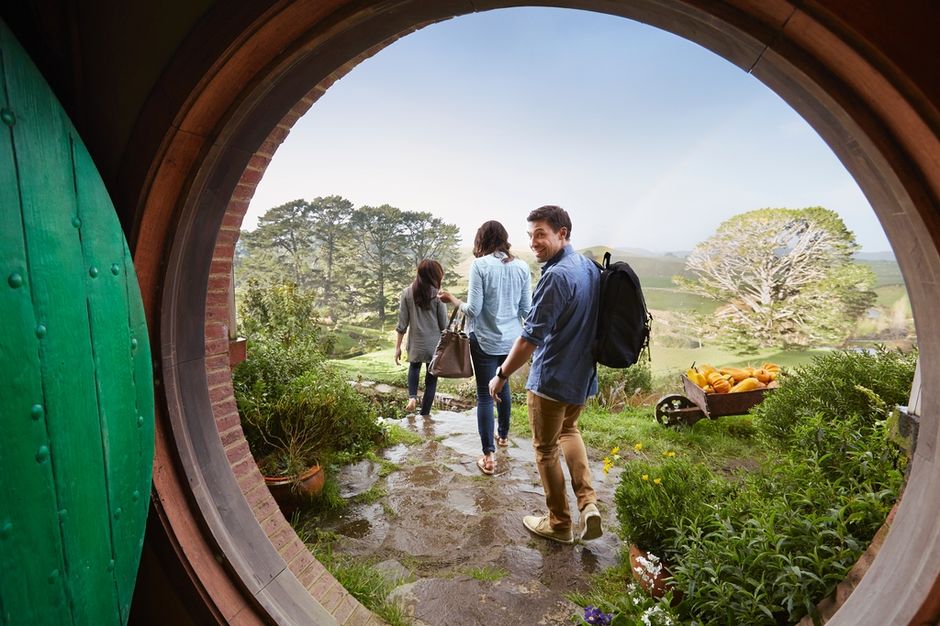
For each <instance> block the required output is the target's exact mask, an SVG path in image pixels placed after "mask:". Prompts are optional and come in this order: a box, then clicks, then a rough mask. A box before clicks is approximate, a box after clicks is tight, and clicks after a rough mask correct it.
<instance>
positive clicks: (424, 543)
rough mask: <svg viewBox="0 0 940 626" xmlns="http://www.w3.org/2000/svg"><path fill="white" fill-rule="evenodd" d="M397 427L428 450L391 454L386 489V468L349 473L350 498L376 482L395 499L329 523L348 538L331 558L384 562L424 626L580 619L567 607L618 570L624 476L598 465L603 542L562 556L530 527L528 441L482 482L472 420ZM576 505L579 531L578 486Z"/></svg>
mask: <svg viewBox="0 0 940 626" xmlns="http://www.w3.org/2000/svg"><path fill="white" fill-rule="evenodd" d="M399 423H400V424H401V425H403V426H407V427H408V428H409V429H410V430H412V431H414V432H416V433H418V434H419V435H421V436H422V437H424V441H423V442H422V443H419V444H413V445H410V446H406V445H398V446H394V447H392V448H389V449H387V450H386V451H385V454H384V457H385V458H386V459H387V460H389V461H391V462H393V463H395V464H397V465H398V466H399V468H400V469H399V470H398V471H395V472H392V473H391V474H390V475H388V476H387V477H386V478H384V479H380V478H379V470H380V469H381V467H380V465H379V464H377V463H372V462H369V461H364V462H360V463H357V464H355V465H351V466H348V467H346V468H344V469H343V470H342V472H341V474H340V476H338V480H339V484H340V485H342V490H343V491H342V495H343V497H346V498H352V497H355V496H356V495H359V494H362V493H365V492H366V491H368V490H369V489H370V488H371V487H372V486H373V485H375V483H376V482H378V481H379V480H384V481H385V485H384V487H385V490H386V492H387V495H385V496H383V497H382V498H380V499H379V500H377V501H375V502H372V503H370V504H351V505H350V506H349V507H347V508H345V509H344V510H343V511H341V512H340V513H339V514H337V516H335V517H332V518H327V519H326V520H324V521H323V525H322V528H323V529H324V530H332V531H334V532H335V533H337V534H338V535H339V536H340V539H339V540H338V541H337V542H336V543H335V544H334V546H333V549H334V551H335V552H337V553H345V554H350V555H356V556H368V557H372V558H374V559H375V560H376V561H379V562H380V564H379V566H378V567H379V569H381V570H382V571H383V572H385V574H386V575H387V576H389V577H391V578H393V579H395V580H396V581H397V582H399V583H400V584H399V586H398V587H397V588H396V589H395V590H394V591H393V592H392V595H393V597H394V598H395V599H397V600H398V601H400V602H401V603H402V604H403V605H404V606H405V609H406V612H407V613H408V614H409V615H410V616H411V617H412V619H413V620H414V623H415V624H417V625H419V626H420V625H423V624H429V625H438V624H447V625H448V626H462V625H467V626H469V625H475V624H487V623H494V622H499V623H507V624H571V616H572V615H573V614H574V613H575V612H578V607H576V606H575V605H574V604H572V603H570V602H568V601H567V600H565V598H564V595H565V594H566V593H568V592H571V591H580V590H583V589H585V588H586V587H587V580H588V577H589V576H590V575H591V574H593V573H596V572H598V571H600V570H601V569H604V568H607V567H610V566H613V565H615V564H616V563H617V555H618V552H619V550H620V541H619V539H618V538H617V537H616V532H615V528H616V517H615V512H614V506H613V491H614V489H615V488H616V476H617V474H616V473H615V472H614V471H612V472H611V473H610V474H609V475H605V474H604V472H603V469H602V465H601V463H600V462H594V463H592V468H591V469H592V472H593V477H594V488H595V489H596V491H597V496H598V507H599V509H600V511H601V515H602V516H603V518H604V535H603V536H602V537H601V538H600V539H597V540H594V541H591V542H587V543H575V544H574V545H570V546H568V545H562V544H558V543H554V542H551V541H548V540H545V539H541V538H538V537H535V536H533V535H532V534H530V533H529V532H528V531H527V530H526V529H525V527H524V526H523V525H522V517H523V516H524V515H529V514H539V515H542V514H544V513H545V511H546V509H545V499H544V492H543V491H542V486H541V483H540V481H539V477H538V472H537V470H536V467H535V460H534V456H533V451H532V445H531V441H529V440H528V439H524V440H519V439H514V438H512V437H510V446H509V447H508V448H500V449H498V450H497V468H496V472H497V473H496V475H495V476H485V475H483V474H482V473H480V471H479V470H478V469H477V466H476V459H477V457H478V456H479V455H480V454H481V452H480V440H479V435H478V434H477V429H476V417H475V414H474V413H473V411H469V412H464V413H455V412H450V411H441V412H438V413H435V414H434V415H433V416H432V417H431V418H430V419H425V418H422V417H420V416H418V417H409V418H406V419H405V420H401V422H399ZM565 474H566V477H567V468H566V469H565ZM568 501H569V506H570V507H571V510H572V519H573V520H577V519H578V511H577V506H576V502H575V498H574V493H573V492H572V491H571V489H570V485H569V492H568ZM471 574H473V575H471ZM483 574H489V575H488V576H487V575H483ZM474 575H475V577H474ZM481 579H483V580H481ZM493 579H495V580H493Z"/></svg>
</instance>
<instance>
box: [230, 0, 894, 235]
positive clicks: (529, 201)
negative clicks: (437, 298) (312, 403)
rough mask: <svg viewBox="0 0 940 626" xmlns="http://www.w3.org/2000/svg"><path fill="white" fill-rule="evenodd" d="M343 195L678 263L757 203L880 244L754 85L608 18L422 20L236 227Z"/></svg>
mask: <svg viewBox="0 0 940 626" xmlns="http://www.w3.org/2000/svg"><path fill="white" fill-rule="evenodd" d="M328 195H340V196H343V197H345V198H346V199H348V200H350V201H351V202H352V203H353V204H354V205H355V206H357V207H359V206H363V205H369V206H378V205H382V204H390V205H392V206H395V207H398V208H399V209H402V210H408V211H428V212H430V213H433V214H434V215H436V216H438V217H441V218H443V219H444V220H445V221H447V222H450V223H453V224H456V225H457V226H458V227H459V228H460V230H461V236H462V239H463V245H466V246H469V245H471V244H472V241H473V235H474V233H475V232H476V229H477V227H478V226H479V225H480V224H482V223H483V222H484V221H486V220H489V219H497V220H500V221H501V222H502V223H503V224H504V225H505V226H506V229H507V230H508V231H509V233H510V241H511V243H512V244H513V245H515V246H520V247H522V246H525V245H526V243H527V242H526V239H525V237H526V235H525V230H526V223H525V217H526V215H527V214H528V213H529V211H530V210H532V209H534V208H537V207H539V206H542V205H544V204H557V205H560V206H562V207H564V208H565V209H566V210H567V211H568V212H569V214H570V215H571V219H572V225H573V226H572V233H571V234H572V243H573V244H575V246H576V247H586V246H592V245H608V246H612V247H625V248H638V249H645V250H650V251H654V252H670V251H687V250H691V249H692V248H693V247H694V246H695V245H696V244H697V243H699V242H701V241H703V240H705V239H707V238H708V237H710V236H711V235H712V234H714V232H715V230H716V229H717V227H718V226H719V224H721V223H722V222H724V221H725V220H727V219H729V218H731V217H732V216H734V215H737V214H739V213H743V212H746V211H751V210H755V209H760V208H768V207H786V208H801V207H806V206H824V207H826V208H828V209H832V210H834V211H836V212H837V213H839V214H840V215H841V216H842V218H843V219H844V220H845V223H846V225H847V226H848V227H849V229H850V230H851V231H853V232H854V233H855V236H856V239H857V241H858V243H859V244H860V245H861V246H862V249H863V250H865V251H868V252H876V251H885V250H889V249H890V245H889V244H888V242H887V239H886V238H885V235H884V231H883V230H882V229H881V225H880V224H879V223H878V220H877V218H876V216H875V213H874V211H873V210H872V208H871V206H870V204H869V203H868V201H867V200H866V199H865V197H864V195H863V194H862V192H861V190H860V189H859V188H858V185H857V184H856V183H855V181H854V180H853V179H852V177H851V176H850V175H849V174H848V172H847V171H846V170H845V168H844V167H843V166H842V164H841V163H840V162H839V160H838V159H837V158H836V156H835V154H833V152H832V151H831V150H830V149H829V147H828V146H827V145H826V144H825V143H824V142H823V141H822V139H820V137H819V136H818V135H817V134H816V132H815V131H814V130H813V129H812V128H811V127H810V126H809V125H808V124H807V123H806V122H805V121H804V120H803V119H802V118H801V117H800V116H799V115H798V114H797V113H796V112H795V111H794V110H793V109H791V108H790V106H789V105H787V104H786V103H785V102H784V101H783V100H781V99H780V97H779V96H777V95H776V94H775V93H773V92H772V91H771V90H770V89H769V88H767V87H766V86H764V84H763V83H761V82H760V81H759V80H757V79H756V78H755V77H753V76H751V75H749V74H747V73H746V72H745V71H743V70H741V69H739V68H738V67H736V66H734V65H732V64H731V63H729V62H728V61H726V60H724V59H723V58H721V57H719V56H717V55H715V54H713V53H712V52H710V51H708V50H706V49H705V48H702V47H701V46H699V45H697V44H694V43H692V42H690V41H687V40H685V39H682V38H680V37H677V36H675V35H672V34H670V33H667V32H665V31H661V30H658V29H655V28H652V27H650V26H646V25H643V24H640V23H638V22H634V21H631V20H627V19H624V18H620V17H613V16H607V15H602V14H597V13H590V12H584V11H575V10H571V9H547V8H524V9H521V8H520V9H500V10H496V11H488V12H484V13H476V14H473V15H468V16H464V17H458V18H455V19H452V20H449V21H447V22H443V23H439V24H434V25H431V26H428V27H426V28H424V29H422V30H419V31H417V32H416V33H413V34H411V35H408V36H406V37H404V38H403V39H401V40H399V41H397V42H396V43H394V44H392V45H391V46H389V47H387V48H385V49H384V50H382V51H381V52H379V53H378V54H377V55H375V56H373V57H371V58H369V59H367V60H365V61H363V62H362V63H361V64H359V65H358V66H357V67H356V68H354V69H353V70H352V71H351V72H350V73H349V74H348V75H346V76H345V77H343V78H342V79H340V80H339V81H337V82H336V84H334V85H333V86H332V87H331V88H330V89H329V90H328V91H327V92H326V93H325V94H324V95H323V96H322V97H321V98H320V100H318V101H317V102H316V103H315V104H314V105H313V107H312V108H311V109H310V111H309V112H308V113H307V114H306V115H304V117H303V118H301V119H300V120H299V121H298V122H297V123H296V124H295V126H294V127H293V129H292V130H291V133H290V135H289V136H288V138H287V139H286V140H285V142H284V143H283V144H282V145H281V147H280V148H279V149H278V151H277V153H276V154H275V155H274V158H273V160H272V161H271V164H270V166H269V167H268V169H267V171H266V172H265V175H264V178H263V179H262V181H261V183H260V184H259V185H258V188H257V191H256V192H255V195H254V198H253V199H252V201H251V205H250V207H249V210H248V214H247V216H246V218H245V221H244V223H243V225H242V228H243V229H246V230H252V229H254V228H255V226H256V222H257V218H258V216H260V215H262V214H263V213H264V212H265V211H266V210H268V209H269V208H271V207H274V206H277V205H279V204H283V203H285V202H289V201H291V200H295V199H298V198H304V199H307V200H312V199H313V198H315V197H317V196H328Z"/></svg>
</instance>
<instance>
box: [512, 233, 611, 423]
mask: <svg viewBox="0 0 940 626" xmlns="http://www.w3.org/2000/svg"><path fill="white" fill-rule="evenodd" d="M600 276H601V273H600V270H599V269H598V267H597V265H595V264H594V262H593V261H590V260H588V259H587V258H585V257H584V256H582V255H580V254H578V253H577V252H575V251H574V250H573V249H572V247H571V244H567V245H566V246H565V247H564V248H562V249H561V250H560V251H559V252H558V254H556V255H555V256H553V257H552V258H551V259H549V261H548V262H547V263H545V266H544V267H543V268H542V277H541V278H540V279H539V283H538V285H536V286H535V295H533V296H532V311H531V312H530V313H529V316H528V317H527V318H526V320H525V324H524V326H523V329H522V338H523V339H525V340H526V341H528V342H529V343H532V344H535V346H536V348H535V352H534V353H533V354H532V367H531V368H530V369H529V380H528V382H526V389H529V390H530V391H532V392H534V393H536V394H538V395H540V396H544V397H547V398H551V399H553V400H556V401H558V402H564V403H565V404H584V402H585V400H587V398H588V396H592V395H594V394H595V393H597V374H596V372H595V367H594V354H593V350H592V347H593V345H594V337H595V335H596V334H597V309H598V305H599V300H600Z"/></svg>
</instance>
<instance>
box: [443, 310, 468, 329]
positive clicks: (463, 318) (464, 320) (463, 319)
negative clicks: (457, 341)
mask: <svg viewBox="0 0 940 626" xmlns="http://www.w3.org/2000/svg"><path fill="white" fill-rule="evenodd" d="M459 312H460V307H459V306H455V307H454V312H453V313H451V314H450V319H449V320H448V321H447V328H451V327H452V326H453V328H452V330H453V331H454V332H457V333H462V332H463V327H464V324H466V323H467V316H466V315H462V316H461V317H460V327H459V328H458V327H457V326H455V325H454V319H456V317H457V313H459Z"/></svg>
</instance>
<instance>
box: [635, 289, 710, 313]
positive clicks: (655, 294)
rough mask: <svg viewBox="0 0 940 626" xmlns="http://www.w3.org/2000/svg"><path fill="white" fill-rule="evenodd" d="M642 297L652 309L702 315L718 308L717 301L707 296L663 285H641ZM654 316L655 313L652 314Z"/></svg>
mask: <svg viewBox="0 0 940 626" xmlns="http://www.w3.org/2000/svg"><path fill="white" fill-rule="evenodd" d="M643 297H644V298H646V307H647V308H648V309H651V310H653V311H681V312H690V311H694V312H696V313H702V314H704V315H707V314H710V313H714V312H715V309H716V308H718V303H717V302H715V301H714V300H709V299H708V298H703V297H702V296H699V295H695V294H692V293H685V292H683V291H679V290H678V289H666V288H663V287H646V286H645V285H644V287H643ZM653 315H654V316H655V313H654V314H653Z"/></svg>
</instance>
